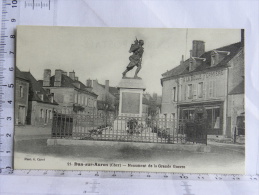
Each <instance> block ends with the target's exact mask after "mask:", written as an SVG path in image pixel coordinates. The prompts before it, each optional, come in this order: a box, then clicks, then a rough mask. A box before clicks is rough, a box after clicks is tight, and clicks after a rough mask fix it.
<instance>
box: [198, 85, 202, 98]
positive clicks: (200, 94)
mask: <svg viewBox="0 0 259 195" xmlns="http://www.w3.org/2000/svg"><path fill="white" fill-rule="evenodd" d="M198 97H199V98H202V97H203V82H200V83H198Z"/></svg>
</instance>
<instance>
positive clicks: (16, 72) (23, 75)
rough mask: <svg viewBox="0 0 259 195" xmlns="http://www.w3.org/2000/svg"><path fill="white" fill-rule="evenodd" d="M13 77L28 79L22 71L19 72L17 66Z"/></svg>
mask: <svg viewBox="0 0 259 195" xmlns="http://www.w3.org/2000/svg"><path fill="white" fill-rule="evenodd" d="M15 77H16V78H20V79H23V80H26V81H27V82H29V80H28V79H27V78H26V75H25V74H24V73H23V72H21V71H20V69H19V68H17V67H15Z"/></svg>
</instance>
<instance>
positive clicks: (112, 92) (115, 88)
mask: <svg viewBox="0 0 259 195" xmlns="http://www.w3.org/2000/svg"><path fill="white" fill-rule="evenodd" d="M98 84H99V85H100V86H102V87H103V88H104V89H105V85H102V84H100V83H98ZM109 92H110V93H111V94H112V95H114V96H115V95H117V94H119V90H118V89H117V87H111V86H109Z"/></svg>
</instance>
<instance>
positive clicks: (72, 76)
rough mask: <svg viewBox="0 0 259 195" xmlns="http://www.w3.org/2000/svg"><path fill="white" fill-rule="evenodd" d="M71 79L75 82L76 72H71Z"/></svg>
mask: <svg viewBox="0 0 259 195" xmlns="http://www.w3.org/2000/svg"><path fill="white" fill-rule="evenodd" d="M69 77H70V78H71V79H72V80H75V72H74V71H73V72H69Z"/></svg>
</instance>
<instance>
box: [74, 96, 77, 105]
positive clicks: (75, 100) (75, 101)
mask: <svg viewBox="0 0 259 195" xmlns="http://www.w3.org/2000/svg"><path fill="white" fill-rule="evenodd" d="M74 98H75V99H74V103H77V94H75V96H74Z"/></svg>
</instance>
